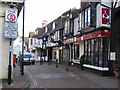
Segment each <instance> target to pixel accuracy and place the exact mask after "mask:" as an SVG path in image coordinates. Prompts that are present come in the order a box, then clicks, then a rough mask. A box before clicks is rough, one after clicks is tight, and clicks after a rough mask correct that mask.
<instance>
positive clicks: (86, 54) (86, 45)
mask: <svg viewBox="0 0 120 90" xmlns="http://www.w3.org/2000/svg"><path fill="white" fill-rule="evenodd" d="M87 54H88V53H87V40H85V59H84V61H85V63H87Z"/></svg>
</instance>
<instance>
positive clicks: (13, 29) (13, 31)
mask: <svg viewBox="0 0 120 90" xmlns="http://www.w3.org/2000/svg"><path fill="white" fill-rule="evenodd" d="M4 28H5V31H4V37H5V38H14V39H15V38H17V31H18V24H17V23H11V22H5V27H4Z"/></svg>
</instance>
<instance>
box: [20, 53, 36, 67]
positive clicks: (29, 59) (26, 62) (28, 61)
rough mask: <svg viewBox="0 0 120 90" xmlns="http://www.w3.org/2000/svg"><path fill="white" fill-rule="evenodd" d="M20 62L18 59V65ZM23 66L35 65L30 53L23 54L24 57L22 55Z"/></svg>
mask: <svg viewBox="0 0 120 90" xmlns="http://www.w3.org/2000/svg"><path fill="white" fill-rule="evenodd" d="M20 57H21V56H20ZM20 62H21V58H19V63H20ZM23 64H24V65H30V64H32V65H34V64H35V59H34V58H33V56H32V54H31V53H24V55H23Z"/></svg>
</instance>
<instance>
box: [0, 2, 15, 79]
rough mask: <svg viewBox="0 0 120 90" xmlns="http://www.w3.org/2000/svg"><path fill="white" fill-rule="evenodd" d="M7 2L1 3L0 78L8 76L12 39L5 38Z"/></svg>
mask: <svg viewBox="0 0 120 90" xmlns="http://www.w3.org/2000/svg"><path fill="white" fill-rule="evenodd" d="M6 7H8V5H7V4H2V3H0V79H7V77H8V61H9V44H10V39H5V38H4V19H5V17H4V16H5V8H6ZM11 60H12V62H11V63H13V42H12V59H11Z"/></svg>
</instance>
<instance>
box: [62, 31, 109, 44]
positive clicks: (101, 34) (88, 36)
mask: <svg viewBox="0 0 120 90" xmlns="http://www.w3.org/2000/svg"><path fill="white" fill-rule="evenodd" d="M109 36H110V31H109V30H100V31H96V32H92V33H89V34H85V35H83V36H80V37H73V38H69V39H67V40H64V43H65V44H66V43H73V42H78V41H82V40H87V39H92V38H97V37H109Z"/></svg>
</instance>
